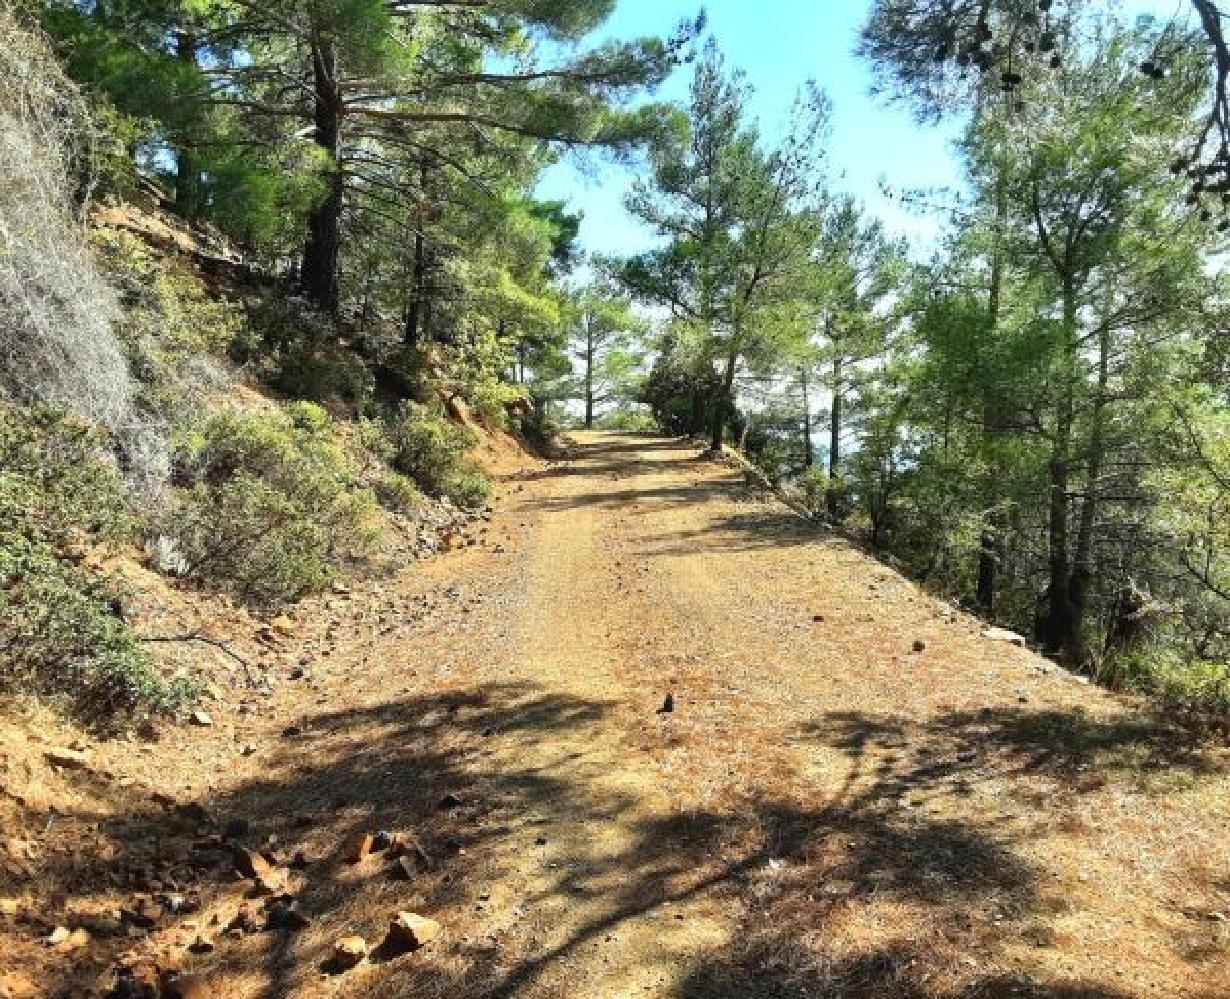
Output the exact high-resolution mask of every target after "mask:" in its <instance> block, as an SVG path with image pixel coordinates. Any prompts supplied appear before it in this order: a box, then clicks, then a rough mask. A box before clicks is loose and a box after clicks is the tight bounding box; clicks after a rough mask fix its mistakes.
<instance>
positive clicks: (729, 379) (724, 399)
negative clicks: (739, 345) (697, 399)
mask: <svg viewBox="0 0 1230 999" xmlns="http://www.w3.org/2000/svg"><path fill="white" fill-rule="evenodd" d="M738 363H739V355H738V354H737V353H735V352H734V351H732V352H731V353H730V356H729V357H727V358H726V373H725V375H723V377H722V389H721V391H720V392H719V393H718V395H717V398H716V399H714V401H713V426H712V428H711V429H712V434H711V435H710V441H709V446H710V449H711V450H712V451H713V453H714V454H719V453H721V450H722V445H723V444H724V443H725V442H726V414H727V413H728V412H729V411H730V406H731V403H732V402H733V401H734V400H733V398H732V394H733V391H734V385H735V367H736V365H737V364H738Z"/></svg>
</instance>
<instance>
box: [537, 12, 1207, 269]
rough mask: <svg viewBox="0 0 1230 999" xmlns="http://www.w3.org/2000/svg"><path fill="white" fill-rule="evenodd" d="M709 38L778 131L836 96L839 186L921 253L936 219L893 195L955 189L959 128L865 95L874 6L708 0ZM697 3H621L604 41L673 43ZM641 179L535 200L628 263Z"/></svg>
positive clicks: (676, 82)
mask: <svg viewBox="0 0 1230 999" xmlns="http://www.w3.org/2000/svg"><path fill="white" fill-rule="evenodd" d="M1185 4H1186V0H1116V2H1115V3H1114V4H1113V6H1114V7H1115V8H1116V9H1117V10H1119V11H1121V12H1124V13H1128V14H1135V13H1139V12H1142V11H1152V12H1154V13H1157V14H1160V15H1163V16H1167V17H1169V16H1173V15H1174V14H1175V13H1176V11H1177V10H1180V9H1183V8H1184V6H1185ZM706 6H707V9H708V12H709V32H710V33H711V34H713V35H714V36H715V37H716V38H717V40H718V43H719V44H720V45H721V47H722V49H723V50H724V51H725V53H726V55H727V59H728V60H729V62H730V63H731V64H732V65H734V66H737V67H739V68H740V69H742V70H744V72H746V73H747V76H748V79H749V82H750V83H751V84H752V86H753V88H754V95H753V99H752V105H751V106H752V112H753V113H754V115H755V116H756V118H757V119H758V120H759V121H760V124H761V126H762V128H763V130H764V131H765V132H766V133H769V134H772V133H773V132H774V131H775V129H776V128H778V127H779V126H780V124H781V122H782V121H783V119H784V117H785V114H786V112H787V111H788V109H789V108H790V105H791V102H792V101H793V99H794V96H795V94H796V93H797V92H798V89H799V87H800V86H802V85H803V84H804V83H805V82H806V81H807V80H808V79H815V80H816V81H817V82H819V83H820V84H821V86H822V87H823V88H824V89H825V90H826V91H827V93H828V94H829V96H830V98H832V101H833V106H834V116H833V135H832V142H831V145H830V148H829V166H830V172H831V175H832V177H833V185H834V187H836V188H839V189H841V190H845V191H849V192H850V193H852V194H854V195H855V196H856V197H858V198H859V199H860V200H862V201H863V202H864V203H865V204H866V205H867V206H868V208H869V209H870V210H871V211H873V212H875V213H876V214H877V215H879V216H880V217H881V218H882V219H883V221H884V223H885V225H886V226H887V227H888V228H889V229H890V231H892V232H894V233H896V234H899V235H902V236H905V237H906V238H907V239H909V240H910V242H911V243H912V244H913V245H914V246H915V248H916V249H917V250H919V251H925V250H926V249H927V247H928V246H930V245H931V244H932V243H933V241H934V237H935V234H936V233H937V231H938V223H937V221H936V219H935V218H934V217H920V216H918V215H917V214H915V213H913V212H911V211H908V210H906V209H905V208H904V207H903V206H901V205H900V204H898V203H896V202H894V201H892V200H890V199H889V198H886V197H885V196H884V195H883V194H882V192H881V184H882V183H884V182H886V183H887V184H888V185H889V186H890V187H891V188H894V189H914V188H930V187H944V186H952V185H956V184H958V183H959V180H960V171H959V166H958V164H957V161H956V158H955V157H954V155H953V152H952V145H951V144H952V140H953V138H954V137H955V136H956V134H957V131H958V128H957V125H956V124H955V123H953V124H950V125H948V126H945V127H944V128H942V129H936V128H932V127H926V126H921V125H919V124H917V123H916V122H915V121H914V119H913V116H912V115H911V114H910V112H909V110H908V109H907V108H904V107H901V106H892V105H889V104H888V103H886V102H885V101H884V100H883V99H880V98H874V97H872V96H870V94H869V92H868V91H869V89H870V86H871V79H872V77H871V72H870V70H869V68H868V66H867V65H866V64H864V63H863V62H862V61H861V60H859V59H858V58H857V57H856V56H855V55H854V48H855V45H856V43H857V35H858V31H859V28H860V27H861V26H862V23H863V21H864V20H865V18H866V14H867V10H868V8H869V7H870V0H709V3H708V4H707V5H706ZM699 7H700V3H699V2H698V0H620V2H619V5H618V8H617V10H616V13H615V15H614V16H613V17H612V19H611V22H610V24H609V25H608V26H607V28H606V29H604V32H603V34H604V35H609V36H613V37H624V38H627V37H634V36H637V35H644V34H657V35H668V34H669V33H670V32H671V30H672V29H673V28H674V26H675V25H676V24H677V23H678V22H679V21H680V19H682V18H684V17H690V16H694V15H695V14H696V12H697V10H698V9H699ZM688 82H689V73H688V72H687V69H686V67H685V69H683V70H681V71H680V72H678V73H677V74H676V75H675V76H674V77H673V78H672V79H671V80H670V81H669V82H668V83H667V85H666V86H665V87H664V88H663V89H662V91H660V93H659V94H658V95H657V96H658V97H662V98H667V99H677V100H684V99H686V97H687V91H688ZM633 177H634V170H630V169H627V168H621V167H615V166H610V165H597V166H596V167H595V166H594V165H592V164H591V166H590V167H589V168H587V169H581V168H578V167H577V166H576V165H574V164H571V163H562V164H560V165H558V166H556V167H555V168H553V169H552V170H551V171H550V172H549V174H548V175H547V176H546V177H545V178H544V180H543V182H542V184H541V187H540V189H539V193H540V196H542V197H548V198H562V199H566V200H568V201H569V202H570V203H571V205H572V207H573V210H580V211H582V212H584V214H585V223H584V226H583V229H582V233H581V239H582V242H583V244H584V246H585V249H586V250H588V251H589V252H591V253H601V254H617V255H626V254H630V253H634V252H636V251H638V250H641V249H644V248H645V247H646V246H647V245H649V244H650V243H651V242H652V235H651V234H650V233H649V232H647V231H646V230H644V229H643V228H641V227H640V226H639V224H638V223H637V222H636V220H635V219H633V218H631V217H630V216H629V215H628V214H627V212H626V211H625V210H624V208H623V199H624V195H625V194H626V192H627V190H628V187H629V185H630V184H631V183H632V180H633Z"/></svg>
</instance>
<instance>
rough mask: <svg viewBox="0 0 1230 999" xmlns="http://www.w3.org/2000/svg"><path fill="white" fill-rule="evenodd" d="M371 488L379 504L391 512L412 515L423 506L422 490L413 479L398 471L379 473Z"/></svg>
mask: <svg viewBox="0 0 1230 999" xmlns="http://www.w3.org/2000/svg"><path fill="white" fill-rule="evenodd" d="M373 489H374V490H375V493H376V499H377V500H378V501H379V502H380V505H381V506H382V507H384V508H385V509H386V510H391V511H392V512H393V513H400V514H404V515H407V516H413V515H415V514H416V513H418V512H419V511H420V510H421V509H422V507H423V502H424V496H423V493H422V491H421V490H420V489H419V487H418V486H416V485H415V484H414V482H413V480H411V479H409V478H407V477H406V476H404V475H401V474H400V473H398V472H388V473H386V474H384V475H381V476H380V477H379V478H378V479H377V480H376V482H375V485H374V486H373Z"/></svg>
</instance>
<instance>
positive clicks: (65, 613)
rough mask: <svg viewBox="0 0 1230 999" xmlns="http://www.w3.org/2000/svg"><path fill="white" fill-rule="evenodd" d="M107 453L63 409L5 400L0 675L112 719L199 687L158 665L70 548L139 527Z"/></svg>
mask: <svg viewBox="0 0 1230 999" xmlns="http://www.w3.org/2000/svg"><path fill="white" fill-rule="evenodd" d="M100 453H101V440H100V438H99V437H98V436H97V435H96V434H95V433H94V432H93V431H90V430H88V429H87V428H85V427H84V426H82V425H80V424H76V423H72V422H70V421H68V420H66V419H65V418H64V417H63V416H61V415H60V414H58V413H57V412H55V411H52V410H50V409H46V408H28V409H27V408H16V407H8V406H4V407H0V649H3V654H2V656H0V686H2V687H3V688H5V689H8V690H23V691H26V692H30V693H35V694H38V695H40V696H43V697H48V698H51V699H54V700H57V701H62V702H63V703H64V704H65V705H66V706H68V707H70V708H71V709H72V710H74V711H75V712H76V713H77V714H78V715H80V716H81V717H83V718H84V719H86V720H89V721H92V722H95V723H103V724H106V723H110V722H112V721H113V720H114V719H115V718H116V716H121V715H130V714H133V713H136V712H140V711H173V710H176V709H178V708H179V707H181V706H182V705H183V704H184V703H186V702H187V700H188V699H190V697H191V695H192V691H191V689H190V687H189V686H188V685H187V684H186V683H185V682H183V681H175V682H167V681H166V680H165V679H164V678H163V677H162V676H161V675H160V674H159V672H158V671H157V670H156V669H155V668H154V666H153V664H152V663H151V661H150V659H149V658H148V656H147V655H146V654H145V652H144V649H143V647H142V645H141V644H140V642H139V641H138V639H137V638H136V637H135V636H134V635H133V633H132V632H131V631H130V630H129V628H128V627H127V625H126V624H125V623H124V622H123V621H122V620H121V619H120V618H119V617H118V616H117V615H116V614H115V612H114V610H113V606H114V602H115V595H114V594H113V593H112V592H111V591H110V590H109V589H108V587H107V585H106V584H105V583H104V582H103V581H102V580H100V579H97V578H95V577H93V576H91V575H90V574H89V573H88V572H86V571H85V570H84V569H82V568H80V567H79V566H78V565H77V564H75V563H74V561H73V560H72V559H70V558H69V557H68V554H69V553H70V552H72V551H74V550H76V549H77V548H79V546H80V545H81V544H83V543H85V542H89V541H96V540H101V539H104V538H108V537H122V536H125V535H127V534H128V533H129V531H130V530H131V527H132V522H131V519H130V517H129V514H128V508H127V504H126V502H125V497H124V493H123V489H122V487H121V485H120V481H119V478H118V476H117V474H116V472H115V470H114V468H112V467H111V466H109V465H107V464H106V463H105V462H103V461H102V460H100V458H99V454H100Z"/></svg>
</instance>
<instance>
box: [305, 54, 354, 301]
mask: <svg viewBox="0 0 1230 999" xmlns="http://www.w3.org/2000/svg"><path fill="white" fill-rule="evenodd" d="M312 75H313V81H314V87H315V96H316V144H317V145H318V146H320V148H321V149H323V150H324V151H325V153H326V154H327V155H328V157H329V166H328V172H327V173H326V174H325V176H324V180H325V184H326V188H327V193H326V194H325V198H324V200H323V201H322V202H321V203H320V204H319V205H318V206H317V207H316V208H314V209H313V210H312V212H311V214H310V215H309V216H308V234H307V242H306V244H305V245H304V248H303V269H302V271H301V273H300V281H301V282H302V285H303V292H304V294H305V295H307V297H308V298H309V299H310V300H311V301H312V302H313V303H314V304H315V305H316V306H317V307H318V308H319V309H320V310H321V311H322V312H325V313H328V314H329V315H336V314H337V311H338V306H339V304H340V297H341V288H340V280H339V267H340V259H341V250H342V202H343V197H344V191H345V179H344V178H343V176H342V172H341V151H342V98H341V91H340V89H339V87H338V63H337V50H336V49H335V48H334V46H333V42H332V41H331V40H329V39H325V38H320V37H318V38H317V40H316V44H315V46H314V49H313V54H312Z"/></svg>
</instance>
